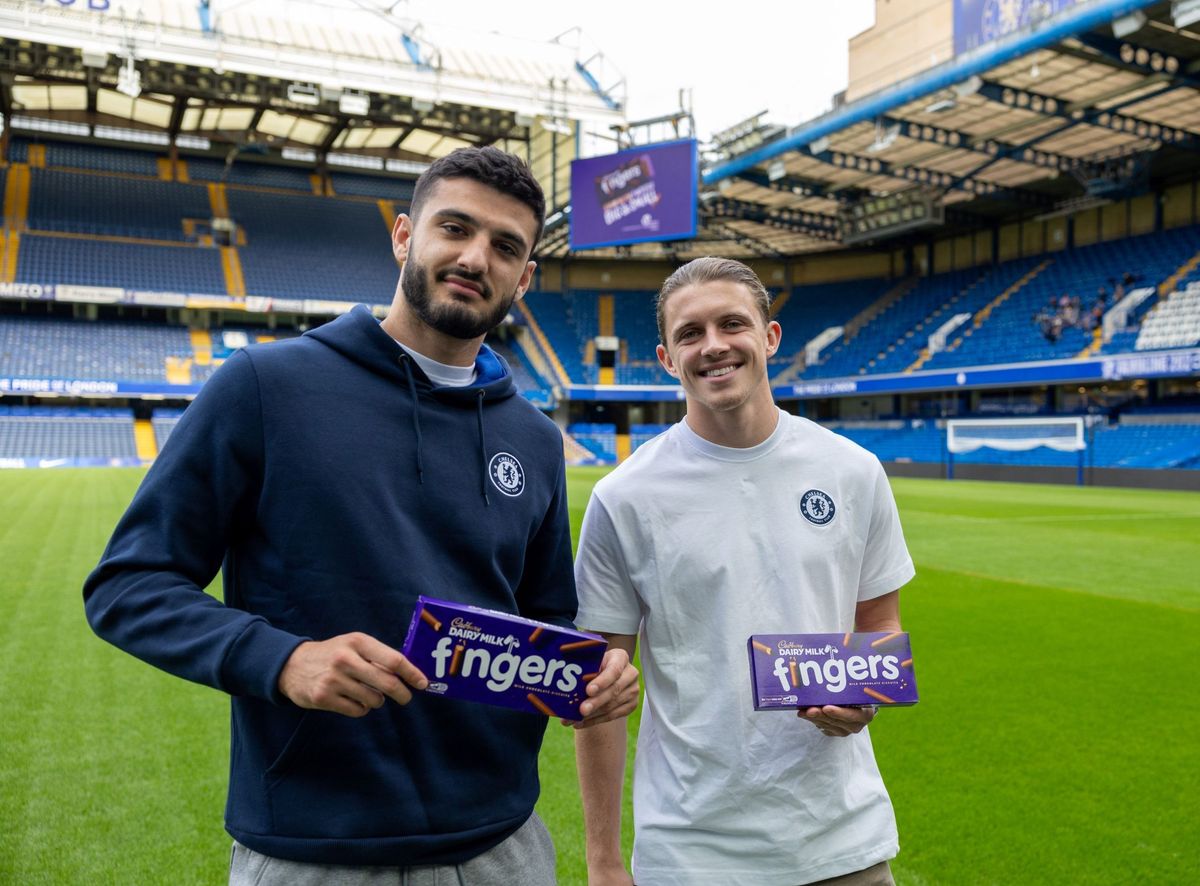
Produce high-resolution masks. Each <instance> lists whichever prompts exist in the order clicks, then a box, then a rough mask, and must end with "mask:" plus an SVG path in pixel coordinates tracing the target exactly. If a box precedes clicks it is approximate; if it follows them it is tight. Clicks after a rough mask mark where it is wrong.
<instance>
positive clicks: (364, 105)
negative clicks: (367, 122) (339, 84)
mask: <svg viewBox="0 0 1200 886" xmlns="http://www.w3.org/2000/svg"><path fill="white" fill-rule="evenodd" d="M338 110H339V111H341V112H342V113H343V114H349V115H350V116H351V117H365V116H366V115H367V114H368V113H370V110H371V97H370V96H369V95H366V94H364V93H361V92H343V93H342V97H341V98H339V99H338Z"/></svg>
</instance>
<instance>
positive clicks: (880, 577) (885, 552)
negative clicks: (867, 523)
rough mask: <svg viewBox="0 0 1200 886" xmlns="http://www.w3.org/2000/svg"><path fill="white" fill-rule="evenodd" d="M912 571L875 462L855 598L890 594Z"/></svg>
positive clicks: (893, 504) (892, 499) (884, 481)
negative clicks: (868, 518) (871, 504)
mask: <svg viewBox="0 0 1200 886" xmlns="http://www.w3.org/2000/svg"><path fill="white" fill-rule="evenodd" d="M916 574H917V573H916V569H914V568H913V561H912V557H910V556H909V554H908V545H906V544H905V543H904V531H903V530H902V529H901V528H900V515H899V514H898V513H897V512H896V499H895V497H894V496H893V495H892V487H891V484H889V483H888V478H887V474H885V473H884V471H883V465H881V464H879V462H878V461H876V462H875V491H874V505H873V508H872V511H871V528H870V531H869V534H868V536H867V546H866V551H865V552H864V554H863V565H862V572H861V573H860V575H859V581H858V599H859V601H862V600H872V599H874V598H875V597H882V596H883V595H884V594H890V593H891V592H892V591H894V590H896V589H897V588H899V587H901V586H902V585H904V584H906V583H907V582H908V581H909V580H911V579H912V577H913V576H914V575H916Z"/></svg>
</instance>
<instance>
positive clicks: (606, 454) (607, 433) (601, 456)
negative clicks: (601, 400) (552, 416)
mask: <svg viewBox="0 0 1200 886" xmlns="http://www.w3.org/2000/svg"><path fill="white" fill-rule="evenodd" d="M567 433H568V434H570V435H571V436H572V437H573V438H575V440H577V441H578V442H579V443H581V444H582V445H583V446H585V447H587V449H588V450H589V451H590V452H591V453H592V455H594V456H595V457H596V459H597V460H599V461H600V462H601V463H603V464H615V463H616V461H617V426H616V425H614V424H608V423H606V422H576V423H574V424H570V425H567Z"/></svg>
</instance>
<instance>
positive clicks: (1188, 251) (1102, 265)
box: [925, 227, 1197, 368]
mask: <svg viewBox="0 0 1200 886" xmlns="http://www.w3.org/2000/svg"><path fill="white" fill-rule="evenodd" d="M1196 238H1197V229H1196V228H1194V227H1191V228H1180V229H1175V230H1170V231H1163V232H1161V233H1158V234H1146V235H1143V236H1140V237H1128V238H1125V239H1123V240H1113V241H1109V242H1107V243H1099V244H1095V245H1093V246H1084V247H1080V248H1078V249H1074V250H1068V251H1064V252H1060V253H1055V254H1053V255H1049V256H1046V260H1048V261H1049V262H1050V264H1049V265H1048V266H1047V267H1046V269H1045V270H1044V271H1043V272H1042V273H1040V274H1039V275H1037V276H1036V277H1034V278H1033V279H1032V280H1030V281H1029V282H1028V283H1027V284H1026V285H1025V286H1023V287H1021V288H1020V289H1019V290H1017V291H1015V292H1013V293H1012V294H1011V297H1009V298H1007V299H1005V300H1004V301H1003V302H1002V303H999V304H995V305H994V307H993V309H992V310H991V311H990V312H988V313H987V314H986V315H985V316H983V317H980V316H979V315H978V314H977V315H976V322H977V323H979V325H978V326H974V325H973V326H969V327H967V329H966V331H965V332H964V333H963V335H962V336H961V337H960V338H959V339H957V341H956V342H953V343H952V344H951V346H950V347H949V348H947V350H946V351H943V352H941V353H939V354H936V355H934V357H933V358H932V359H930V360H929V362H928V363H926V364H925V368H946V367H952V366H982V365H989V364H998V363H1020V362H1026V361H1031V360H1051V359H1055V358H1058V357H1073V356H1076V355H1077V354H1079V353H1080V352H1081V351H1083V349H1084V348H1086V347H1087V346H1088V344H1089V339H1088V336H1087V335H1085V333H1084V331H1083V330H1082V329H1080V328H1079V327H1077V326H1075V325H1072V324H1064V326H1063V328H1062V333H1061V336H1060V337H1059V338H1058V340H1057V341H1054V342H1051V341H1047V339H1046V337H1045V336H1044V335H1043V334H1042V333H1041V331H1040V330H1039V329H1038V327H1037V325H1036V324H1035V323H1034V322H1033V318H1034V316H1035V315H1036V314H1037V312H1038V311H1039V309H1041V308H1043V306H1046V305H1047V304H1049V303H1050V300H1051V299H1054V300H1055V301H1057V300H1058V299H1060V298H1061V297H1062V296H1063V295H1070V296H1078V297H1079V298H1080V300H1081V303H1082V305H1083V306H1084V307H1085V308H1086V307H1090V306H1091V305H1092V304H1093V302H1094V301H1095V299H1096V294H1097V292H1098V290H1099V289H1100V288H1101V287H1105V288H1107V290H1108V292H1109V293H1110V294H1111V293H1112V291H1113V289H1114V287H1115V286H1116V285H1117V283H1118V282H1119V281H1120V280H1121V278H1122V276H1123V275H1124V274H1125V273H1127V272H1130V271H1136V274H1137V279H1136V285H1142V284H1143V283H1146V284H1149V285H1156V284H1157V283H1158V282H1159V281H1162V280H1165V279H1167V278H1168V277H1170V276H1171V274H1172V273H1174V272H1175V271H1176V270H1177V269H1178V268H1179V267H1180V266H1181V265H1182V264H1184V263H1185V262H1186V261H1187V260H1188V259H1189V258H1191V256H1192V255H1193V254H1194V253H1195V251H1196V242H1197V240H1196Z"/></svg>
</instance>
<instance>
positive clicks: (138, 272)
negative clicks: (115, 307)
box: [17, 234, 225, 293]
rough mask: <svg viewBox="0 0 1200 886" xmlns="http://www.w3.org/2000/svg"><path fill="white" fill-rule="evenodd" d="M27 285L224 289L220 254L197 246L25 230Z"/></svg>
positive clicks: (23, 274) (20, 270)
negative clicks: (40, 234)
mask: <svg viewBox="0 0 1200 886" xmlns="http://www.w3.org/2000/svg"><path fill="white" fill-rule="evenodd" d="M17 280H18V281H20V282H24V283H53V284H63V283H73V284H78V285H84V286H120V287H123V288H125V289H146V290H151V291H159V292H196V293H224V292H225V275H224V273H223V272H222V270H221V254H220V252H219V251H218V250H216V249H205V248H203V247H198V246H183V245H180V246H155V245H152V244H140V243H113V242H104V241H89V240H81V239H73V238H64V237H47V236H39V235H37V234H25V235H24V236H22V237H21V253H20V259H19V262H18V264H17Z"/></svg>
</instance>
